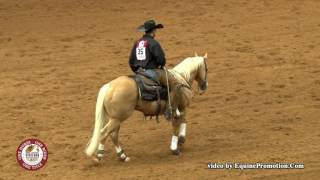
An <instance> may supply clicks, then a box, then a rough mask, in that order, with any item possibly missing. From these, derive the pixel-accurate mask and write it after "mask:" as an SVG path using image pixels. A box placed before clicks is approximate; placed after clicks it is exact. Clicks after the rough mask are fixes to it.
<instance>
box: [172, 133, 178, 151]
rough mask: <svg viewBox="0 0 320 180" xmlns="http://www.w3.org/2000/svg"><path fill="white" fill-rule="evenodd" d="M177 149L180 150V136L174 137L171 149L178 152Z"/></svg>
mask: <svg viewBox="0 0 320 180" xmlns="http://www.w3.org/2000/svg"><path fill="white" fill-rule="evenodd" d="M177 148H178V136H172V139H171V145H170V149H171V150H177Z"/></svg>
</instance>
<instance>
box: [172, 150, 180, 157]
mask: <svg viewBox="0 0 320 180" xmlns="http://www.w3.org/2000/svg"><path fill="white" fill-rule="evenodd" d="M171 152H172V154H173V155H176V156H179V155H180V151H179V150H178V149H176V150H171Z"/></svg>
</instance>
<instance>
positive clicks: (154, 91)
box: [132, 73, 168, 101]
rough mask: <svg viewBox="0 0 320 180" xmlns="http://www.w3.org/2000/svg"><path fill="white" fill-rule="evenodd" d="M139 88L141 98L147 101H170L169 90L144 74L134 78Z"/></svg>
mask: <svg viewBox="0 0 320 180" xmlns="http://www.w3.org/2000/svg"><path fill="white" fill-rule="evenodd" d="M132 78H133V79H134V80H135V81H136V83H137V86H138V88H139V93H140V96H141V98H142V99H143V100H145V101H160V100H167V99H168V92H167V88H166V87H163V86H161V85H160V84H159V83H158V82H157V81H154V80H153V79H151V78H150V77H148V76H146V75H144V74H140V73H139V74H136V75H134V76H132Z"/></svg>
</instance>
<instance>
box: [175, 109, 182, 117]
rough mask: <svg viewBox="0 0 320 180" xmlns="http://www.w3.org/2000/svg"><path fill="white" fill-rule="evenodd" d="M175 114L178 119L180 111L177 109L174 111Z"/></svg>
mask: <svg viewBox="0 0 320 180" xmlns="http://www.w3.org/2000/svg"><path fill="white" fill-rule="evenodd" d="M176 114H177V117H180V116H181V113H180V111H179V109H178V108H177V109H176Z"/></svg>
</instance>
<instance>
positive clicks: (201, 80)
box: [195, 53, 208, 94]
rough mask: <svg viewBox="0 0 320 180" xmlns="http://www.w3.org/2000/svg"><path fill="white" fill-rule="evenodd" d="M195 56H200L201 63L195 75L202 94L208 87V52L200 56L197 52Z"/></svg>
mask: <svg viewBox="0 0 320 180" xmlns="http://www.w3.org/2000/svg"><path fill="white" fill-rule="evenodd" d="M195 56H196V57H197V58H200V64H199V68H198V71H197V73H196V76H195V80H196V81H197V83H198V88H199V89H200V94H203V93H204V92H205V91H206V90H207V89H208V65H207V59H208V54H207V53H206V54H205V55H204V56H198V55H197V53H195Z"/></svg>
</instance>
